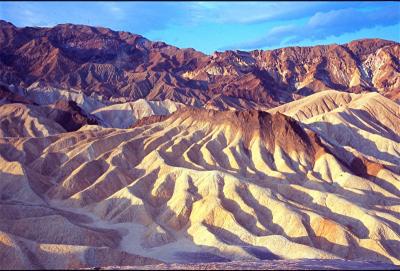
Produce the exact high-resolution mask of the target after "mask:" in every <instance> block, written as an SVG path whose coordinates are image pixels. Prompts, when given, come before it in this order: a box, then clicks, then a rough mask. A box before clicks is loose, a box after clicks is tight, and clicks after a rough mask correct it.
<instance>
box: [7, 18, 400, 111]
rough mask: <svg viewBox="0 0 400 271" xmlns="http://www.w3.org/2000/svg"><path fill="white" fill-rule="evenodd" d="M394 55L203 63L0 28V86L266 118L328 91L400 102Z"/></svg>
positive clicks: (130, 45) (94, 40)
mask: <svg viewBox="0 0 400 271" xmlns="http://www.w3.org/2000/svg"><path fill="white" fill-rule="evenodd" d="M399 55H400V46H399V43H397V42H393V41H386V40H380V39H364V40H357V41H353V42H350V43H348V44H343V45H337V44H334V45H326V46H314V47H288V48H282V49H276V50H271V51H262V50H255V51H250V52H243V51H225V52H215V53H214V54H212V55H210V56H209V55H205V54H203V53H201V52H197V51H195V50H193V49H179V48H176V47H174V46H170V45H167V44H165V43H163V42H151V41H149V40H147V39H146V38H144V37H142V36H140V35H135V34H131V33H127V32H116V31H112V30H110V29H107V28H102V27H90V26H84V25H73V24H62V25H57V26H55V27H53V28H38V27H24V28H17V27H15V26H14V25H12V24H10V23H8V22H5V21H0V81H1V82H3V83H4V84H6V85H8V86H10V85H13V86H15V87H19V88H22V89H25V90H30V91H32V90H36V91H38V90H43V89H53V90H54V91H55V89H58V90H66V91H68V92H70V91H73V92H80V93H81V94H82V95H86V96H89V97H96V98H97V99H98V100H99V101H101V102H103V103H107V102H110V101H115V102H132V101H135V100H137V99H146V100H148V101H149V100H155V101H163V100H165V99H170V100H171V101H174V102H179V103H183V104H185V105H189V106H196V107H206V108H209V109H248V108H252V109H260V110H263V109H266V108H270V107H274V106H277V105H280V104H282V103H286V102H289V101H293V100H296V99H299V98H301V97H305V96H308V95H310V94H312V93H315V92H319V91H321V90H328V89H332V90H340V91H344V92H351V93H360V92H362V91H373V92H379V93H381V94H382V95H384V96H386V97H388V98H390V99H392V100H394V101H399V98H400V96H399V95H400V94H399V90H400V79H399V78H400V76H399V70H400V66H399V57H398V56H399Z"/></svg>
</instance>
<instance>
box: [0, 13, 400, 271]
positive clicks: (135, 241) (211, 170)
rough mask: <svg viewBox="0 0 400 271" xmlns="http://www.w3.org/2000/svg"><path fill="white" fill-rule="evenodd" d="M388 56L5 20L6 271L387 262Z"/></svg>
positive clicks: (393, 216) (394, 221) (399, 139)
mask: <svg viewBox="0 0 400 271" xmlns="http://www.w3.org/2000/svg"><path fill="white" fill-rule="evenodd" d="M399 48H400V46H399V43H396V42H393V41H386V40H379V39H364V40H358V41H353V42H350V43H348V44H343V45H336V44H335V45H326V46H314V47H289V48H282V49H276V50H270V51H262V50H255V51H251V52H242V51H226V52H215V53H214V54H212V55H210V56H209V55H205V54H203V53H201V52H197V51H195V50H193V49H179V48H176V47H174V46H170V45H167V44H165V43H163V42H152V41H149V40H147V39H146V38H144V37H142V36H139V35H135V34H131V33H127V32H116V31H112V30H110V29H106V28H101V27H90V26H83V25H72V24H63V25H57V26H55V27H53V28H38V27H25V28H17V27H15V26H14V25H12V24H10V23H7V22H5V21H1V20H0V258H1V259H2V261H0V269H54V268H65V269H68V268H96V267H106V266H111V267H115V266H117V267H123V266H126V267H128V266H133V267H134V268H138V267H145V268H150V269H154V268H157V267H160V268H168V267H172V266H175V267H179V268H186V267H188V268H196V267H199V268H217V267H218V266H225V267H229V268H230V267H232V266H237V267H239V266H242V267H243V268H258V269H260V268H267V266H270V267H273V266H275V267H276V268H279V266H280V267H282V266H286V267H291V266H292V267H293V268H294V267H295V266H297V267H300V266H301V267H304V268H315V267H318V266H319V267H321V268H322V267H327V266H329V267H332V268H336V267H337V268H346V267H347V268H350V267H351V268H353V267H354V268H358V267H360V266H361V267H360V268H379V267H380V268H384V269H393V268H398V266H399V265H400V260H399V259H400V226H399V225H400V101H399V99H400V96H399V95H400V79H399V78H400V76H399V55H400V52H399V50H400V49H399ZM275 260H278V261H275ZM228 261H229V263H227V262H228ZM237 261H246V262H244V263H243V264H238V262H237ZM366 261H368V263H365V262H366ZM197 263H198V265H197ZM207 263H209V264H207ZM396 265H397V266H396Z"/></svg>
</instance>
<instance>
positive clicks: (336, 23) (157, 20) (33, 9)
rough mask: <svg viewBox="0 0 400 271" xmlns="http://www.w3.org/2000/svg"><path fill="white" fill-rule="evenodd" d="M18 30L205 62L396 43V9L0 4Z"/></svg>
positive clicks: (399, 25)
mask: <svg viewBox="0 0 400 271" xmlns="http://www.w3.org/2000/svg"><path fill="white" fill-rule="evenodd" d="M0 19H3V20H6V21H9V22H11V23H13V24H15V25H16V26H19V27H22V26H46V27H47V26H54V25H57V24H60V23H76V24H88V25H93V26H103V27H109V28H111V29H113V30H121V31H128V32H132V33H136V34H140V35H143V36H144V37H146V38H148V39H150V40H160V41H164V42H166V43H168V44H171V45H175V46H177V47H181V48H194V49H196V50H199V51H202V52H204V53H207V54H211V53H213V52H214V51H222V50H228V49H232V50H234V49H238V50H253V49H273V48H280V47H286V46H309V45H317V44H331V43H338V44H341V43H346V42H349V41H351V40H355V39H361V38H383V39H388V40H395V41H398V42H400V2H378V1H377V2H333V1H325V2H0Z"/></svg>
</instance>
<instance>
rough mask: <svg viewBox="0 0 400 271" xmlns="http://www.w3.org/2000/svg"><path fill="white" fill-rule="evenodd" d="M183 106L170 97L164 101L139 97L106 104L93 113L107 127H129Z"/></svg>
mask: <svg viewBox="0 0 400 271" xmlns="http://www.w3.org/2000/svg"><path fill="white" fill-rule="evenodd" d="M182 107H184V105H183V104H181V103H177V102H173V101H171V100H168V99H167V100H164V101H146V100H144V99H139V100H137V101H134V102H126V103H121V104H113V105H109V106H105V107H102V108H99V109H97V110H95V111H92V112H91V113H92V114H93V115H94V116H96V117H97V118H99V120H100V122H101V124H102V125H103V126H105V127H113V128H128V127H130V126H132V125H133V124H134V123H135V122H136V121H137V120H139V119H142V118H144V117H149V116H152V115H157V116H160V115H168V114H170V113H173V112H175V111H176V110H177V109H178V108H182Z"/></svg>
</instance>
